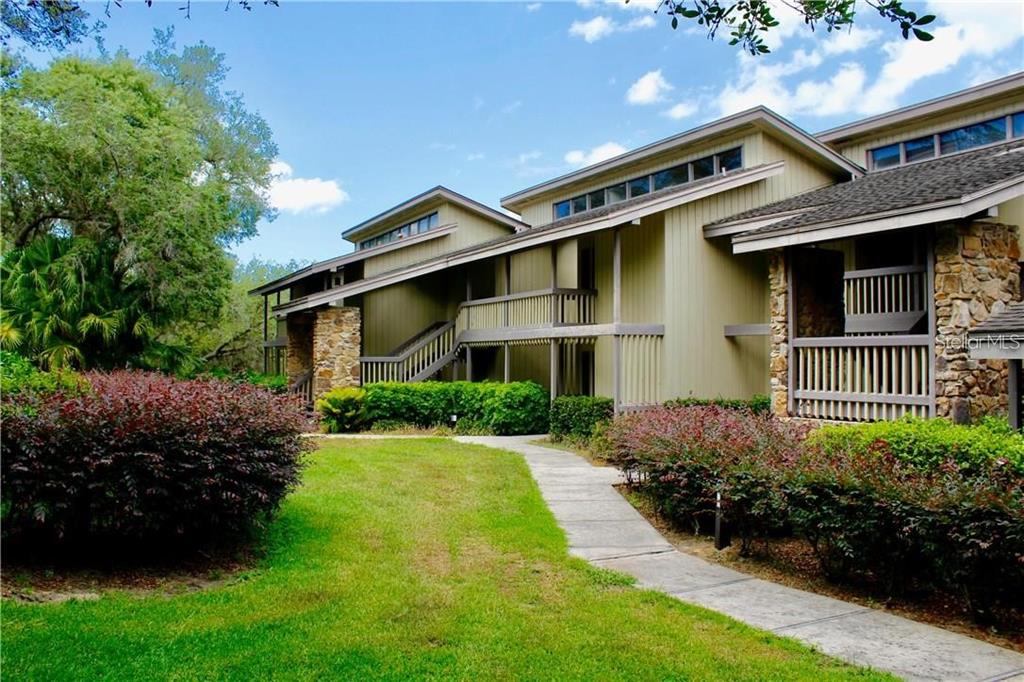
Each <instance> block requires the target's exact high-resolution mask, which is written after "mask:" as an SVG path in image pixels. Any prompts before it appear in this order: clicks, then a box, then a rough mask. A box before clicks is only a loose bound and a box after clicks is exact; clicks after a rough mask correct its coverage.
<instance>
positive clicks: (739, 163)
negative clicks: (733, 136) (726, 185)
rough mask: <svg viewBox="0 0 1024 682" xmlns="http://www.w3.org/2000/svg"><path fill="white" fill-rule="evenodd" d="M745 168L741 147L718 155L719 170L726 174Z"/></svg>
mask: <svg viewBox="0 0 1024 682" xmlns="http://www.w3.org/2000/svg"><path fill="white" fill-rule="evenodd" d="M742 167H743V153H742V151H741V150H740V148H739V147H736V149H730V150H729V151H727V152H722V153H721V154H719V155H718V169H719V170H720V171H721V172H722V173H725V172H726V171H734V170H737V169H739V168H742Z"/></svg>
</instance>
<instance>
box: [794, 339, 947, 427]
mask: <svg viewBox="0 0 1024 682" xmlns="http://www.w3.org/2000/svg"><path fill="white" fill-rule="evenodd" d="M792 345H793V355H792V362H793V365H794V366H793V367H790V376H791V377H792V385H791V390H792V398H793V414H794V415H795V416H798V417H813V418H816V419H838V420H849V421H874V420H879V419H897V418H899V417H901V416H902V415H904V414H908V413H909V414H913V415H917V416H928V414H929V410H930V404H931V400H932V397H931V393H930V390H929V387H930V385H931V382H930V379H929V376H930V374H929V369H930V365H931V362H930V346H929V337H928V336H927V335H926V334H920V335H893V336H874V337H867V336H852V337H842V336H839V337H819V338H798V339H794V340H793V343H792Z"/></svg>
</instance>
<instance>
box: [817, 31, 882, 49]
mask: <svg viewBox="0 0 1024 682" xmlns="http://www.w3.org/2000/svg"><path fill="white" fill-rule="evenodd" d="M881 37H882V32H881V31H880V30H879V29H877V28H861V27H859V26H852V27H850V28H849V29H845V30H842V31H834V32H832V33H827V34H824V35H822V36H821V51H822V52H824V53H825V54H826V55H829V56H831V55H837V54H847V53H849V52H859V51H860V50H863V49H864V48H865V47H867V46H868V45H870V44H872V43H874V42H876V41H877V40H878V39H879V38H881Z"/></svg>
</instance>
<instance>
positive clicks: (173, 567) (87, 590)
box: [0, 545, 259, 603]
mask: <svg viewBox="0 0 1024 682" xmlns="http://www.w3.org/2000/svg"><path fill="white" fill-rule="evenodd" d="M258 560H259V556H258V552H257V551H256V550H255V549H253V548H252V547H251V546H241V545H237V546H229V547H219V548H212V549H197V550H193V551H190V552H187V553H183V554H178V553H172V554H164V555H161V554H154V553H146V554H143V555H141V556H136V557H132V558H129V557H123V556H121V557H119V556H117V554H116V553H115V554H111V553H104V552H90V553H87V554H86V555H85V556H84V557H82V556H79V557H75V558H66V557H61V556H47V557H27V556H19V555H18V553H17V552H15V553H14V554H13V558H12V553H11V552H10V551H7V548H5V551H4V561H3V566H2V573H0V595H2V596H3V598H4V599H15V600H18V601H24V602H44V603H45V602H63V601H69V600H73V599H77V600H85V601H88V600H91V599H99V597H100V596H101V595H102V593H103V592H107V591H111V590H116V591H122V592H128V593H135V594H138V595H140V596H146V595H151V594H166V595H174V594H182V593H186V592H194V591H197V590H204V589H209V588H211V587H217V586H220V585H225V584H228V583H230V582H232V581H234V580H236V579H238V578H239V577H240V576H241V575H242V574H244V573H245V572H246V571H249V570H252V569H253V568H254V567H255V566H256V565H257V563H258Z"/></svg>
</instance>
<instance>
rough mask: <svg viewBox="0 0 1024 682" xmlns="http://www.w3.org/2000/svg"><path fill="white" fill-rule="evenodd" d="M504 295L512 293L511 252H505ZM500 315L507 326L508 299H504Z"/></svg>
mask: <svg viewBox="0 0 1024 682" xmlns="http://www.w3.org/2000/svg"><path fill="white" fill-rule="evenodd" d="M505 295H506V296H510V295H512V254H511V253H506V254H505ZM501 309H502V315H503V319H504V325H505V327H506V328H507V327H508V301H505V302H503V303H502V305H501Z"/></svg>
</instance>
